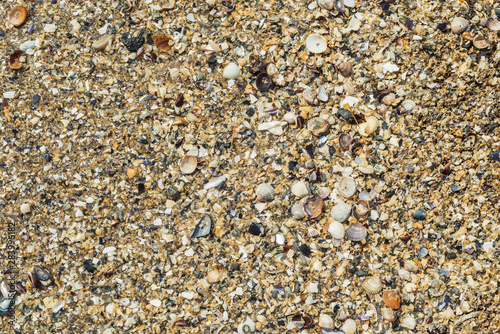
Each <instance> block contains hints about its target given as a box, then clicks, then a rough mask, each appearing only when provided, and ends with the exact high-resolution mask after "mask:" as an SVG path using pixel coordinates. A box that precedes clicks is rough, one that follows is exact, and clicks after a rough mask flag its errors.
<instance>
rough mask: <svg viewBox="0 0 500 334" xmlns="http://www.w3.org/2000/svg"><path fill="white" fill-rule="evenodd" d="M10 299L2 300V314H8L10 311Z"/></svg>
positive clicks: (0, 303)
mask: <svg viewBox="0 0 500 334" xmlns="http://www.w3.org/2000/svg"><path fill="white" fill-rule="evenodd" d="M10 302H11V300H10V299H7V298H5V299H4V300H2V301H1V302H0V315H6V314H7V313H8V312H9V307H10Z"/></svg>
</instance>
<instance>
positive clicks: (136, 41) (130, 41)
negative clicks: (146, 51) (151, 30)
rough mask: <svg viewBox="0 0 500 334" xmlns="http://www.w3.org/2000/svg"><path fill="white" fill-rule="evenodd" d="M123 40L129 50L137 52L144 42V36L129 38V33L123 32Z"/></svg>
mask: <svg viewBox="0 0 500 334" xmlns="http://www.w3.org/2000/svg"><path fill="white" fill-rule="evenodd" d="M121 41H122V43H123V45H125V47H126V48H127V50H128V51H130V52H136V51H137V50H139V48H140V47H141V46H142V45H143V44H144V37H142V36H137V37H130V38H129V37H127V34H123V35H122V38H121Z"/></svg>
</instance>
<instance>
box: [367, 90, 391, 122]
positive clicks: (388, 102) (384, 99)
mask: <svg viewBox="0 0 500 334" xmlns="http://www.w3.org/2000/svg"><path fill="white" fill-rule="evenodd" d="M395 99H396V94H394V93H389V94H386V95H384V96H383V97H382V98H381V99H380V103H382V104H385V105H388V106H389V105H392V103H393V102H394V100H395ZM371 117H373V116H371Z"/></svg>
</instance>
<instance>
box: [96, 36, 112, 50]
mask: <svg viewBox="0 0 500 334" xmlns="http://www.w3.org/2000/svg"><path fill="white" fill-rule="evenodd" d="M114 40H115V35H112V34H106V35H103V36H101V37H100V38H99V39H98V40H97V41H95V42H94V43H92V47H93V48H94V49H96V50H97V51H104V50H106V48H107V47H108V45H111V44H112V43H113V41H114Z"/></svg>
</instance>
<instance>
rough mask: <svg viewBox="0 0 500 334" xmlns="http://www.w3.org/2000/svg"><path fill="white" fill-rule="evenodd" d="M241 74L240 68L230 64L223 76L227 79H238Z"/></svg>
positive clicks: (225, 68)
mask: <svg viewBox="0 0 500 334" xmlns="http://www.w3.org/2000/svg"><path fill="white" fill-rule="evenodd" d="M240 74H241V70H240V67H239V66H238V64H236V63H229V64H227V65H226V67H224V70H223V71H222V76H223V77H224V78H226V79H233V80H234V79H237V78H238V77H239V76H240Z"/></svg>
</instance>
